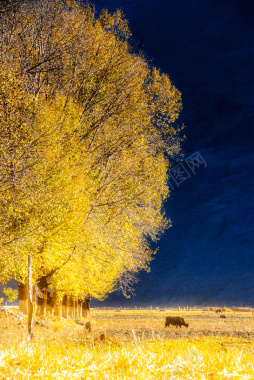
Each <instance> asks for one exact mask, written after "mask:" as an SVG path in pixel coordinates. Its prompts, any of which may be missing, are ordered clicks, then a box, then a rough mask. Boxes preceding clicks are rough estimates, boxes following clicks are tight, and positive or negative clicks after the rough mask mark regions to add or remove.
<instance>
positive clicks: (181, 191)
mask: <svg viewBox="0 0 254 380" xmlns="http://www.w3.org/2000/svg"><path fill="white" fill-rule="evenodd" d="M94 3H95V6H96V9H97V10H98V11H99V10H100V9H101V8H103V7H105V8H108V9H109V10H110V11H114V10H115V9H116V8H117V7H119V8H121V9H122V10H123V12H124V13H125V14H126V17H127V18H128V19H129V24H130V27H131V30H132V32H133V43H134V44H135V45H136V46H138V47H140V48H141V49H142V50H143V51H144V52H145V53H146V55H147V57H148V59H150V60H152V63H153V64H154V65H156V66H157V67H160V68H161V69H162V71H164V72H166V73H168V74H169V76H170V77H171V79H172V81H173V83H174V84H175V85H176V86H177V87H178V89H179V90H180V91H181V92H182V98H183V111H182V114H181V119H180V123H181V122H183V123H184V124H185V125H187V128H186V130H185V134H186V135H187V138H188V139H187V142H186V143H185V145H184V147H183V148H184V151H185V157H186V158H188V157H189V156H191V155H192V154H194V153H195V152H198V154H199V157H202V159H203V160H204V161H203V164H202V162H201V161H200V165H199V167H196V168H195V173H193V171H192V170H191V167H190V165H188V162H187V161H188V160H187V161H184V162H183V166H182V167H181V168H180V169H181V170H184V171H185V173H188V175H187V174H185V180H184V181H182V182H181V183H179V181H178V183H176V182H177V181H176V182H175V181H172V180H171V183H172V184H173V189H172V193H171V198H170V200H169V201H168V202H167V205H166V212H167V214H168V216H169V217H171V218H172V223H173V227H172V228H170V229H169V230H168V231H167V232H166V234H165V235H164V236H163V238H162V239H161V241H160V243H159V247H160V249H159V252H158V253H157V255H156V258H155V260H154V261H153V262H152V265H151V272H150V273H148V274H142V275H141V276H140V278H141V281H140V282H139V284H138V285H137V289H136V296H135V297H134V298H132V299H130V300H128V301H127V302H128V303H132V304H136V305H150V304H154V305H155V304H158V305H174V304H175V305H177V304H181V303H182V304H203V305H204V304H218V305H219V304H220V305H222V304H228V305H233V304H243V305H247V304H248V305H249V304H252V305H253V306H254V254H253V252H254V250H253V248H254V241H253V179H252V178H253V153H252V152H253V148H252V146H253V121H254V111H253V110H254V107H253V106H254V104H253V103H254V81H253V67H254V55H253V47H254V44H253V41H254V30H253V25H254V24H253V16H254V9H253V8H254V3H253V2H252V1H249V0H206V1H203V0H150V1H145V0H135V1H134V0H117V1H116V0H111V1H109V0H108V1H106V0H97V1H95V2H94ZM204 162H205V164H204ZM176 169H179V168H176ZM183 178H184V176H183V175H182V179H183ZM106 302H107V303H108V304H110V303H111V304H113V303H115V304H122V303H123V302H124V300H123V298H122V297H121V296H120V295H118V294H114V295H112V296H110V297H109V299H108V301H106Z"/></svg>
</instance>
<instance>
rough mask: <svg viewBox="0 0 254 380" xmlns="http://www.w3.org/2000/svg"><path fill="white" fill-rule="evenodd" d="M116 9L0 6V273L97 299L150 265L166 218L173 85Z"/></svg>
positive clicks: (174, 138) (177, 102)
mask: <svg viewBox="0 0 254 380" xmlns="http://www.w3.org/2000/svg"><path fill="white" fill-rule="evenodd" d="M129 37H130V30H129V28H128V23H127V21H126V20H125V19H124V18H123V16H122V14H121V12H120V11H117V12H115V13H114V14H109V13H108V11H107V10H103V11H102V12H101V14H100V16H99V17H98V18H96V17H95V11H94V8H93V7H92V6H91V5H89V4H86V5H81V4H80V3H79V2H76V1H74V0H66V1H63V0H45V1H44V0H38V1H32V2H29V1H23V2H22V4H19V6H18V9H17V7H16V9H12V8H10V7H8V9H6V11H2V12H1V30H0V234H1V242H0V280H1V281H2V282H6V281H8V280H9V279H10V278H15V279H17V280H18V281H21V282H23V281H24V278H25V277H26V276H27V255H28V253H29V254H32V257H33V265H34V278H35V280H36V281H37V282H39V280H40V279H42V278H44V279H46V282H47V284H48V285H49V286H50V288H51V290H52V291H55V290H56V291H58V292H60V293H65V294H72V295H74V296H76V297H82V295H84V294H85V293H90V294H91V295H93V296H95V297H97V298H102V297H104V296H105V295H106V294H107V293H109V292H111V291H113V290H115V289H116V288H119V287H120V288H121V289H122V290H123V291H126V290H127V289H128V284H129V283H130V282H131V281H132V279H133V274H135V273H137V272H139V271H140V270H141V269H148V268H149V262H150V260H151V255H152V253H153V252H152V250H151V248H150V244H149V243H150V241H151V240H154V241H155V240H156V239H157V238H158V237H159V236H160V235H161V233H162V232H163V231H164V230H165V228H166V227H167V226H168V225H169V221H168V220H167V219H166V218H165V216H164V213H163V202H164V201H165V199H166V198H167V197H168V196H169V188H168V169H169V164H170V159H171V158H172V157H174V156H176V155H178V154H179V152H180V141H181V139H180V137H179V132H180V129H181V128H178V127H175V126H173V123H174V122H175V120H176V119H177V117H178V114H179V112H180V110H181V106H182V105H181V98H180V93H179V91H178V90H177V89H176V88H175V87H174V86H173V85H172V83H171V81H170V79H169V77H168V76H167V75H165V74H161V73H160V71H159V70H158V69H156V68H154V67H152V66H151V65H150V64H149V63H148V62H147V60H146V58H145V57H144V55H143V54H142V53H137V52H135V51H133V49H132V48H131V46H130V44H129Z"/></svg>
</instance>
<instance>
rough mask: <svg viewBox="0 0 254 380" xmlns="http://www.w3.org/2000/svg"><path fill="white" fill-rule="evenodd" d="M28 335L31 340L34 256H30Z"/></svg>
mask: <svg viewBox="0 0 254 380" xmlns="http://www.w3.org/2000/svg"><path fill="white" fill-rule="evenodd" d="M28 333H29V340H31V339H32V338H33V336H34V334H33V284H32V256H31V255H28Z"/></svg>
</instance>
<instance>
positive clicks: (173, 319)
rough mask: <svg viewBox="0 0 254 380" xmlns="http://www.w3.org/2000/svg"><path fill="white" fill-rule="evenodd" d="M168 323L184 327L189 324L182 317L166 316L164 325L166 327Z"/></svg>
mask: <svg viewBox="0 0 254 380" xmlns="http://www.w3.org/2000/svg"><path fill="white" fill-rule="evenodd" d="M169 325H172V326H176V327H178V326H180V327H182V325H183V326H185V327H188V326H189V324H188V323H186V322H185V320H184V319H183V318H182V317H166V322H165V327H168V326H169Z"/></svg>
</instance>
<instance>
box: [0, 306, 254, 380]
mask: <svg viewBox="0 0 254 380" xmlns="http://www.w3.org/2000/svg"><path fill="white" fill-rule="evenodd" d="M223 314H224V315H226V318H224V319H222V318H220V314H217V313H215V312H211V311H210V312H209V313H208V312H207V311H201V310H195V311H191V310H190V311H187V310H183V311H180V312H178V311H172V310H170V311H147V310H146V311H142V310H135V311H131V310H122V311H112V310H111V311H104V310H103V311H102V310H100V311H97V310H92V311H91V318H90V320H91V323H92V332H91V333H87V332H86V331H85V330H84V327H83V326H81V325H79V324H77V323H75V322H74V321H71V320H63V322H62V323H60V322H59V321H57V320H56V319H54V318H52V317H49V318H48V319H47V320H46V321H43V323H44V324H45V326H41V325H38V324H35V326H34V334H35V338H34V340H33V341H32V342H28V341H27V329H26V319H25V318H22V317H21V319H20V318H18V317H16V316H13V315H9V314H8V313H6V312H5V311H0V379H144V380H145V379H167V380H171V379H202V380H203V379H213V380H226V379H254V317H253V316H252V313H251V312H225V313H223ZM166 315H172V316H173V315H181V316H182V317H184V319H185V321H186V322H187V323H189V328H185V327H182V328H181V329H180V328H176V327H172V326H171V327H169V328H164V323H165V317H166Z"/></svg>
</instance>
